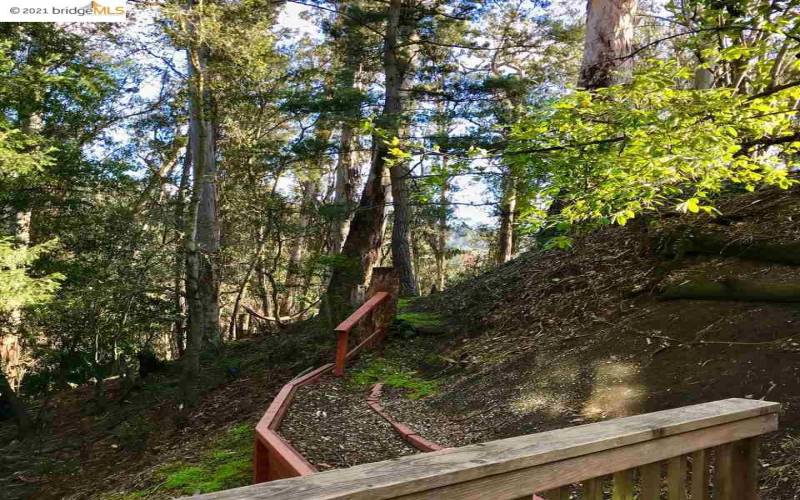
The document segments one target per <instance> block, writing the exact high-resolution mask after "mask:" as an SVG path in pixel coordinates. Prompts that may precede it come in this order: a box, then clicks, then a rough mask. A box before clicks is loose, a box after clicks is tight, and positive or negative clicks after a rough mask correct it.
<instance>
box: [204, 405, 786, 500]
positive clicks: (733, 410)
mask: <svg viewBox="0 0 800 500" xmlns="http://www.w3.org/2000/svg"><path fill="white" fill-rule="evenodd" d="M779 409H780V405H778V404H777V403H770V402H764V401H754V400H749V399H726V400H723V401H715V402H712V403H704V404H699V405H694V406H687V407H683V408H677V409H674V410H666V411H660V412H655V413H649V414H644V415H637V416H634V417H626V418H620V419H615V420H608V421H604V422H598V423H594V424H588V425H582V426H577V427H571V428H566V429H559V430H555V431H549V432H543V433H539V434H529V435H526V436H519V437H514V438H508V439H501V440H497V441H491V442H488V443H482V444H477V445H470V446H464V447H460V448H450V449H447V450H442V451H436V452H432V453H423V454H418V455H411V456H406V457H402V458H398V459H393V460H388V461H385V462H377V463H371V464H364V465H358V466H355V467H350V468H348V469H340V470H333V471H327V472H321V473H317V474H312V475H310V476H306V477H302V478H294V479H286V480H280V481H273V482H269V483H263V484H259V485H253V486H247V487H244V488H237V489H233V490H228V491H222V492H218V493H212V494H209V495H205V496H203V497H202V498H206V499H240V498H253V499H265V500H266V499H275V500H277V499H281V500H301V499H302V500H333V499H345V498H347V499H354V500H357V499H376V500H377V499H385V498H403V499H404V500H407V499H416V498H437V499H438V498H442V499H447V498H457V499H459V500H469V499H484V498H491V499H497V500H502V499H514V498H519V497H522V496H526V495H528V496H530V495H531V494H532V493H534V492H537V493H539V494H540V495H543V496H544V497H545V498H546V499H547V500H550V499H551V498H552V499H557V498H558V499H560V498H568V497H566V496H564V492H565V491H566V490H565V489H564V487H566V486H567V485H573V484H575V483H578V482H582V488H583V491H584V496H583V497H582V498H602V477H603V476H606V475H608V474H613V475H614V487H615V488H616V489H615V495H617V493H618V492H621V493H620V494H619V495H620V496H615V498H626V499H633V498H634V496H633V495H634V494H633V486H632V484H633V477H634V476H633V472H632V469H633V468H640V474H639V476H638V477H639V478H641V481H642V487H641V491H642V496H640V497H639V498H642V499H647V500H650V498H657V496H652V497H651V496H647V495H648V494H649V493H647V492H653V491H659V492H660V491H661V487H662V486H661V481H662V479H661V465H660V462H662V461H668V462H667V463H668V467H667V470H668V478H667V487H668V489H669V491H670V498H686V485H687V484H688V483H687V477H686V472H687V463H690V462H689V461H688V460H687V458H686V455H687V454H692V461H691V465H692V467H691V468H692V481H691V484H692V486H691V487H692V488H693V489H692V491H693V492H695V493H693V495H697V496H693V497H692V499H693V500H706V499H707V498H708V490H709V483H708V480H709V476H708V474H707V472H708V470H707V462H706V460H707V459H708V455H709V454H710V452H709V451H708V450H714V452H713V453H714V455H715V457H716V460H717V462H716V465H715V470H714V477H713V482H714V484H713V487H714V489H715V497H714V498H719V499H720V500H754V499H757V498H758V494H757V489H756V488H757V486H756V485H757V482H756V473H755V470H756V466H757V460H756V458H757V448H756V446H755V444H756V438H757V437H758V436H760V435H762V434H766V433H769V432H772V431H775V430H777V428H778V411H779ZM704 481H705V482H704ZM648 488H649V489H648ZM653 488H658V489H653ZM681 492H682V493H681ZM598 495H599V496H598ZM655 495H658V493H655Z"/></svg>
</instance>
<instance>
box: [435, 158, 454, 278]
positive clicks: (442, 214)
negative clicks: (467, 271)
mask: <svg viewBox="0 0 800 500" xmlns="http://www.w3.org/2000/svg"><path fill="white" fill-rule="evenodd" d="M446 173H447V155H445V156H442V185H441V186H439V214H438V220H437V221H436V222H437V225H436V255H435V257H436V290H438V291H440V292H441V291H442V290H444V282H445V278H446V276H447V259H446V255H447V193H448V191H449V190H450V182H449V179H450V178H449V177H448V176H447V174H446Z"/></svg>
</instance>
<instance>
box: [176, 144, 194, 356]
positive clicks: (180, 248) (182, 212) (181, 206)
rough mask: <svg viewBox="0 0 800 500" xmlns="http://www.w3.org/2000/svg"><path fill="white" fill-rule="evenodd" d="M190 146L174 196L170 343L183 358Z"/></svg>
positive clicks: (184, 158)
mask: <svg viewBox="0 0 800 500" xmlns="http://www.w3.org/2000/svg"><path fill="white" fill-rule="evenodd" d="M191 147H192V146H191V144H188V143H187V145H186V150H185V151H184V157H183V169H182V171H181V180H180V184H179V185H178V192H177V193H176V194H175V234H176V237H177V238H179V239H178V240H177V241H178V243H177V244H176V248H175V261H174V264H173V279H174V282H173V288H174V290H173V294H174V299H173V307H174V309H175V321H174V322H173V327H172V330H173V331H172V334H173V335H172V337H173V340H172V343H173V348H174V357H175V358H176V359H177V358H180V357H181V356H183V352H184V349H185V348H186V338H185V337H186V326H187V321H186V280H185V274H186V273H185V271H186V254H185V252H184V247H185V245H184V244H183V242H184V239H183V236H182V235H183V234H184V231H185V230H186V202H187V200H186V193H187V192H188V191H189V180H190V177H191V176H192V154H191Z"/></svg>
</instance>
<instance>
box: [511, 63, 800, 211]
mask: <svg viewBox="0 0 800 500" xmlns="http://www.w3.org/2000/svg"><path fill="white" fill-rule="evenodd" d="M690 77H691V71H690V70H689V68H686V67H682V66H679V65H677V64H676V63H675V62H672V61H669V62H657V61H653V62H650V63H649V65H648V66H647V67H646V68H644V69H643V70H642V71H640V72H639V73H638V74H637V75H636V77H635V79H634V81H633V82H632V83H631V84H629V85H619V86H615V87H611V88H606V89H599V90H596V91H593V92H587V91H577V92H574V93H573V94H571V95H569V96H566V97H564V98H562V99H560V100H558V101H556V102H555V103H554V104H552V105H550V106H546V107H543V108H538V109H534V110H532V111H531V112H530V114H529V115H528V116H527V117H526V118H524V119H523V120H521V121H520V122H519V123H518V124H517V125H516V126H515V128H514V133H513V141H514V145H513V147H512V148H511V150H510V153H512V154H508V155H507V157H508V158H510V159H511V161H513V162H514V163H515V164H516V165H517V167H518V168H519V169H520V170H523V171H525V172H526V178H527V179H530V180H534V184H532V185H530V186H529V187H530V188H531V190H533V191H534V192H537V193H538V195H539V196H544V197H555V196H564V195H566V200H567V203H565V208H564V209H563V210H562V211H561V214H560V216H559V217H557V218H556V219H555V220H552V221H550V224H557V223H559V222H561V223H570V224H572V223H586V222H591V223H600V224H609V223H614V224H620V225H624V224H626V223H627V221H628V220H630V219H632V218H634V217H636V216H637V215H639V214H641V213H643V212H647V211H652V210H656V209H658V208H660V207H663V206H672V207H674V208H675V209H676V210H679V211H682V212H689V213H698V212H700V211H703V212H707V213H713V212H714V207H713V198H714V196H715V195H717V194H718V193H720V192H721V191H722V190H724V189H726V188H727V187H728V186H730V185H739V186H742V187H744V188H746V189H748V190H753V189H754V188H755V187H756V186H759V185H774V186H780V187H782V188H787V187H789V185H790V184H791V182H792V181H791V180H790V179H789V178H788V177H787V174H788V166H787V161H789V160H788V157H789V156H788V155H791V154H793V153H795V152H797V151H798V149H800V142H788V143H784V144H782V145H781V147H780V148H779V151H766V150H765V151H763V152H762V153H761V154H757V155H751V154H745V153H749V152H751V151H750V149H753V148H754V147H755V146H756V145H757V144H758V142H759V141H761V140H763V139H764V138H772V137H782V136H791V134H793V133H794V126H795V125H794V118H795V116H796V111H795V110H794V109H793V104H792V103H794V102H795V101H796V100H797V99H798V98H800V88H797V87H792V88H788V89H785V90H783V91H781V92H775V93H772V94H770V95H767V96H763V97H747V96H744V95H741V94H738V93H736V92H734V91H732V90H731V89H727V88H719V89H710V90H702V91H698V90H684V89H682V88H681V85H680V82H685V81H686V80H687V79H689V78H690ZM745 148H749V149H745ZM543 178H544V179H547V181H546V182H545V183H539V182H538V179H543Z"/></svg>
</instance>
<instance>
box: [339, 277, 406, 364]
mask: <svg viewBox="0 0 800 500" xmlns="http://www.w3.org/2000/svg"><path fill="white" fill-rule="evenodd" d="M391 299H392V296H391V294H389V293H388V292H376V293H375V295H373V296H372V297H371V298H370V299H369V300H367V301H366V302H364V304H362V305H361V307H359V308H358V309H356V311H355V312H354V313H353V314H351V315H350V316H349V317H348V318H347V319H346V320H344V321H342V322H341V323H340V324H339V326H337V327H336V329H334V331H335V332H336V362H335V363H334V364H335V367H334V369H333V374H334V375H336V376H337V377H341V376H342V375H344V367H345V365H346V364H347V362H348V361H349V360H350V359H351V358H352V357H353V356H355V355H356V354H358V352H359V351H361V349H363V348H365V347H370V346H374V345H376V344H377V343H379V342H380V341H381V340H383V338H384V337H385V336H386V330H387V328H388V326H389V325H388V322H387V321H385V319H384V318H385V316H386V315H387V306H389V305H390V302H391ZM393 314H394V312H393V311H392V312H391V315H393ZM356 333H359V334H360V335H354V334H356ZM354 341H355V342H354ZM353 343H355V345H352V344H353Z"/></svg>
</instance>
